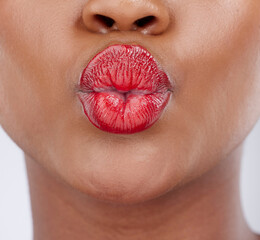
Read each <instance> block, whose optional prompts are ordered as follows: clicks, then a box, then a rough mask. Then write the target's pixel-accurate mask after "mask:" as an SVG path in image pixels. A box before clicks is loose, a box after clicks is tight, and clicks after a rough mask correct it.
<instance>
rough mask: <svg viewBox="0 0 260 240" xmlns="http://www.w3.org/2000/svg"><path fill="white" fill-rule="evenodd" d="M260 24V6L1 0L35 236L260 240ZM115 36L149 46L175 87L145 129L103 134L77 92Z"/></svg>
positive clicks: (2, 102) (250, 0) (11, 111)
mask: <svg viewBox="0 0 260 240" xmlns="http://www.w3.org/2000/svg"><path fill="white" fill-rule="evenodd" d="M94 14H101V15H105V16H108V17H110V18H112V19H114V21H115V25H114V26H113V27H111V28H106V27H105V26H104V25H102V24H101V23H100V22H99V20H98V19H95V18H92V17H93V15H94ZM148 15H153V16H155V17H156V18H157V21H154V22H151V23H150V24H148V25H145V26H144V27H142V28H137V27H135V26H134V25H133V23H134V22H135V21H136V20H138V19H140V18H142V17H145V16H148ZM259 29H260V1H256V0H218V1H214V0H203V1H202V0H186V1H185V3H184V1H183V0H175V1H173V0H138V1H134V0H123V1H122V0H109V1H108V0H89V1H86V0H85V1H83V0H74V1H71V0H55V1H53V0H44V1H42V0H34V1H31V0H0V50H1V51H0V52H1V54H0V65H1V71H0V123H1V125H2V127H3V128H4V129H5V130H6V132H7V133H8V134H9V136H10V137H11V138H12V139H13V140H14V141H15V142H16V143H17V145H19V146H20V147H21V148H22V149H23V151H24V153H25V158H26V164H27V168H28V176H29V182H30V190H31V199H32V209H33V218H34V239H35V240H41V239H45V240H46V239H48V240H57V239H62V240H67V239H74V240H78V239H80V240H81V239H92V240H96V239H98V240H99V239H120V240H126V239H142V240H146V239H153V240H157V239H160V240H168V239H174V240H179V239H182V240H186V239H187V240H190V239H192V240H197V239H200V240H204V239H205V240H206V239H212V240H215V239H218V240H220V239H221V240H222V239H223V240H244V239H247V240H253V239H259V238H258V237H257V236H256V235H254V234H252V233H251V232H250V230H249V229H248V227H247V225H246V223H245V221H244V219H243V215H242V213H241V209H240V202H239V189H238V184H239V181H238V177H239V163H240V158H241V149H242V146H243V141H244V139H245V138H246V136H247V135H248V133H249V132H250V130H251V129H252V127H253V126H254V125H255V123H256V122H257V120H258V119H259V117H260V108H259V105H260V94H259V93H260V76H259V73H260V57H259V56H260V55H259V51H260V30H259ZM114 43H126V44H140V45H142V46H144V47H145V48H147V49H148V50H149V51H150V52H151V53H152V54H153V55H154V56H155V57H156V59H157V60H158V61H159V62H160V64H161V65H162V66H163V68H164V70H165V71H166V72H167V73H168V74H169V76H170V77H171V81H173V82H174V83H175V91H174V93H173V94H172V97H171V100H170V102H169V104H168V106H167V107H166V109H165V111H164V113H163V115H162V117H161V119H160V120H159V121H158V122H157V123H155V124H154V125H153V126H152V127H151V128H149V129H147V130H145V131H143V132H139V133H136V134H132V135H122V134H111V133H107V132H104V131H101V130H99V129H97V128H96V127H95V126H93V125H92V124H91V123H90V122H89V121H88V119H87V118H86V116H85V115H84V113H83V110H82V107H81V105H80V102H79V100H78V98H77V94H76V93H77V89H76V85H77V83H78V78H79V75H80V73H81V71H82V70H83V68H84V67H85V66H86V64H87V63H88V62H89V61H90V60H91V58H92V57H93V56H94V55H95V54H96V53H98V52H99V51H101V50H103V49H104V48H105V47H107V46H109V45H111V44H114Z"/></svg>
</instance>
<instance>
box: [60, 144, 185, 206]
mask: <svg viewBox="0 0 260 240" xmlns="http://www.w3.org/2000/svg"><path fill="white" fill-rule="evenodd" d="M119 144H120V147H119V146H116V147H115V146H114V147H112V148H111V147H107V145H104V144H102V143H100V142H97V143H96V144H92V146H90V144H88V146H85V147H83V146H82V145H81V147H78V148H73V147H70V148H69V149H70V150H69V151H66V154H65V153H64V154H59V158H60V157H61V156H63V157H62V158H60V159H62V160H61V161H62V163H61V164H58V165H59V166H61V167H60V168H59V169H56V170H55V171H56V175H57V174H58V175H60V176H61V177H62V179H63V180H64V181H65V182H67V183H68V184H69V185H70V186H71V187H72V188H74V189H77V190H78V191H79V192H81V193H84V194H86V195H87V196H89V197H91V198H94V199H95V200H99V201H102V202H107V203H114V204H127V205H131V204H138V203H141V202H146V201H149V200H152V199H155V198H157V197H160V196H162V195H164V194H165V193H166V192H168V191H169V190H170V189H172V188H174V186H175V185H177V184H178V182H179V181H180V180H181V179H182V178H183V177H184V172H183V171H182V170H183V169H181V167H180V164H178V161H179V160H178V159H177V158H176V156H174V155H173V156H169V154H162V151H161V150H160V148H159V147H158V148H156V147H153V148H151V146H150V147H149V144H145V143H143V144H142V145H140V144H139V147H138V146H137V145H134V146H131V144H122V143H119ZM101 149H102V151H101ZM68 156H70V157H68ZM82 156H84V157H82ZM56 159H57V158H56Z"/></svg>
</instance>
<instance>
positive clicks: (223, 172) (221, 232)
mask: <svg viewBox="0 0 260 240" xmlns="http://www.w3.org/2000/svg"><path fill="white" fill-rule="evenodd" d="M240 155H241V151H240V149H238V150H236V151H235V152H234V153H233V154H232V156H230V157H229V158H227V159H225V160H223V161H221V162H220V163H219V164H218V165H217V166H216V167H215V168H214V169H212V170H211V171H209V172H207V173H206V174H204V175H203V176H201V177H200V178H198V179H196V180H195V181H192V182H190V183H188V184H186V185H184V186H182V187H179V188H178V189H177V190H173V191H171V192H168V193H167V194H165V195H164V196H161V197H159V198H156V199H153V200H151V201H148V202H143V203H140V204H135V205H118V204H111V203H105V202H102V201H98V200H95V199H93V198H91V197H89V196H86V195H84V194H82V193H81V192H78V191H77V190H75V189H72V188H71V187H70V186H68V185H67V184H66V183H64V182H63V181H61V180H59V179H57V178H55V177H53V176H52V175H51V174H49V173H48V172H47V171H46V170H45V169H44V168H42V167H41V166H40V165H39V164H38V163H36V161H34V160H33V159H32V158H30V157H29V156H27V155H25V159H26V165H27V174H28V179H29V185H30V195H31V206H32V213H33V223H34V227H33V228H34V240H43V239H48V240H59V239H62V240H68V239H70V240H71V239H74V240H78V239H91V240H101V239H112V238H113V239H120V240H130V239H142V240H146V239H153V240H159V239H160V240H161V239H165V240H168V239H182V240H197V239H199V240H204V239H211V240H215V239H218V240H242V239H247V240H251V239H257V238H256V236H254V235H253V234H252V233H251V232H250V230H249V229H248V227H247V225H246V223H245V221H244V218H243V214H242V212H241V208H240V193H239V172H240V171H239V168H240Z"/></svg>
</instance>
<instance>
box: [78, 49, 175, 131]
mask: <svg viewBox="0 0 260 240" xmlns="http://www.w3.org/2000/svg"><path fill="white" fill-rule="evenodd" d="M79 89H80V90H79V92H78V96H79V99H80V102H81V104H82V106H83V109H84V113H85V115H86V116H87V117H88V119H89V121H90V122H91V123H92V124H93V125H94V126H96V127H97V128H99V129H100V130H102V131H106V132H110V133H118V134H132V133H136V132H141V131H143V130H145V129H147V128H149V127H151V126H152V125H153V124H154V123H155V122H157V120H159V118H160V117H161V115H162V113H163V110H164V109H165V107H166V106H167V103H168V102H169V99H170V96H171V93H172V91H173V87H172V85H171V83H170V81H169V78H168V76H167V75H166V73H165V72H164V71H163V70H162V69H161V68H160V66H159V65H158V63H157V62H156V60H155V59H154V58H153V57H152V55H151V54H150V53H149V52H148V51H147V50H146V49H144V48H143V47H141V46H139V45H112V46H109V47H108V48H106V49H105V50H103V51H102V52H100V53H98V54H97V55H96V56H95V57H94V58H93V59H92V60H91V61H90V62H89V64H88V65H87V67H86V68H85V69H84V70H83V72H82V74H81V78H80V82H79Z"/></svg>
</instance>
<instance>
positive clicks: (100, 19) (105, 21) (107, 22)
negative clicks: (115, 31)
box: [94, 14, 115, 27]
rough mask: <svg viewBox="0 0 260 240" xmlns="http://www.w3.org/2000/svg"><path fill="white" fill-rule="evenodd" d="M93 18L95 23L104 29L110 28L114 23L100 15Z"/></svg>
mask: <svg viewBox="0 0 260 240" xmlns="http://www.w3.org/2000/svg"><path fill="white" fill-rule="evenodd" d="M94 18H95V20H96V21H97V22H99V23H101V24H102V25H104V26H106V27H112V26H113V25H114V23H115V21H114V20H113V19H112V18H110V17H106V16H104V15H100V14H95V15H94Z"/></svg>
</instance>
